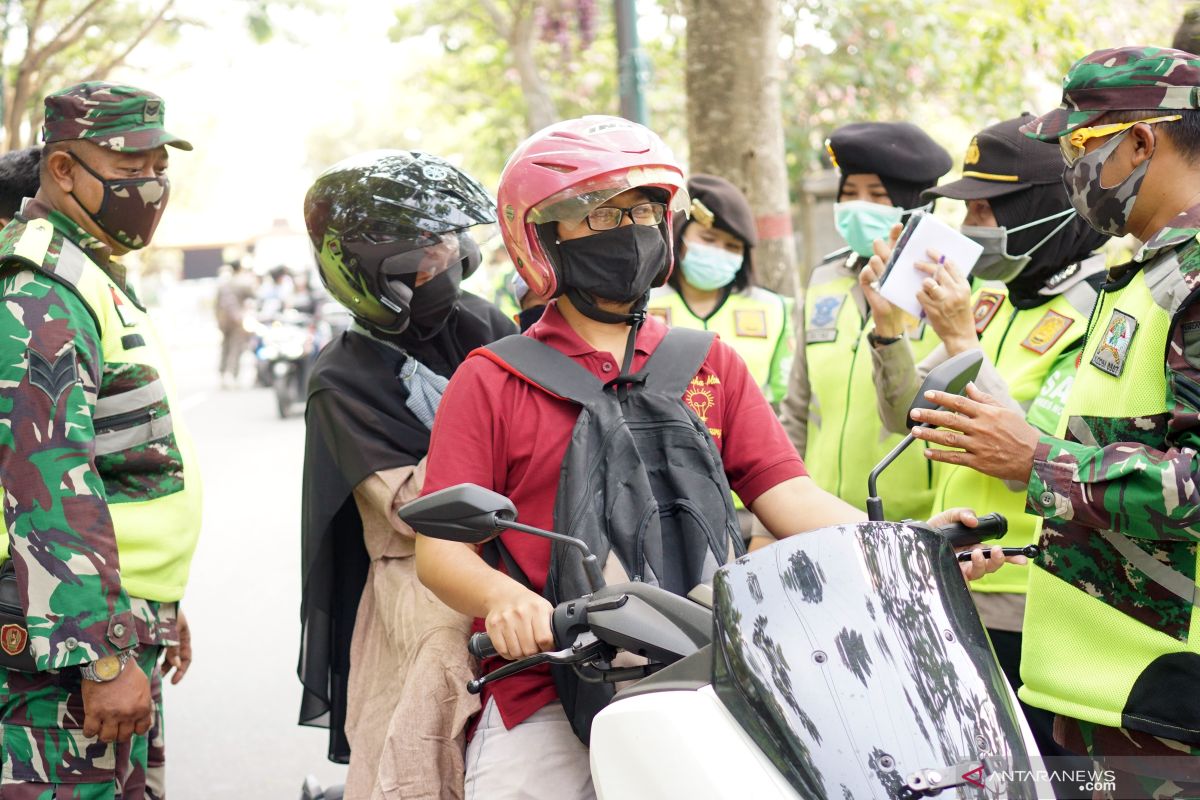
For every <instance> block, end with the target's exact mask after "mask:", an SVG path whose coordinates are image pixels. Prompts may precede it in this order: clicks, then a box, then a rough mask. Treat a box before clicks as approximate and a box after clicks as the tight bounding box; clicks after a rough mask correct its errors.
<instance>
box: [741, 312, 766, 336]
mask: <svg viewBox="0 0 1200 800" xmlns="http://www.w3.org/2000/svg"><path fill="white" fill-rule="evenodd" d="M733 332H734V333H736V334H737V335H738V336H745V337H749V338H751V339H766V338H767V312H765V311H763V310H762V309H761V308H759V309H752V308H743V309H739V310H737V311H734V312H733Z"/></svg>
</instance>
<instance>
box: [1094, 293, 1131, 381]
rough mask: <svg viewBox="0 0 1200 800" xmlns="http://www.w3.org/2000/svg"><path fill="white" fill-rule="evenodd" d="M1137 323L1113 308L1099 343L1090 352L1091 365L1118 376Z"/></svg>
mask: <svg viewBox="0 0 1200 800" xmlns="http://www.w3.org/2000/svg"><path fill="white" fill-rule="evenodd" d="M1137 325H1138V323H1137V320H1136V319H1134V318H1133V317H1131V316H1130V315H1129V314H1126V313H1125V312H1124V311H1121V310H1119V309H1115V308H1114V309H1113V313H1112V317H1111V318H1110V319H1109V320H1108V326H1107V327H1106V328H1105V329H1104V333H1103V334H1101V337H1100V345H1099V346H1098V347H1097V348H1096V352H1095V353H1093V354H1092V366H1093V367H1097V368H1099V369H1101V370H1103V371H1104V372H1107V373H1108V374H1109V375H1112V376H1113V377H1114V378H1115V377H1119V376H1120V375H1121V370H1123V369H1125V356H1127V355H1128V354H1129V345H1130V344H1131V343H1132V342H1133V334H1134V333H1136V332H1137Z"/></svg>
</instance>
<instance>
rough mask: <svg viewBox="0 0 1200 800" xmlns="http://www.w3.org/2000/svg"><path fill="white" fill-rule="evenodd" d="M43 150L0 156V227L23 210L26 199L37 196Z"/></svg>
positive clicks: (26, 149) (23, 151) (26, 150)
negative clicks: (22, 206) (22, 203)
mask: <svg viewBox="0 0 1200 800" xmlns="http://www.w3.org/2000/svg"><path fill="white" fill-rule="evenodd" d="M41 163H42V148H40V147H26V148H25V149H23V150H11V151H9V152H7V153H5V154H4V155H0V227H3V226H4V225H7V224H8V223H9V220H11V219H12V218H13V217H15V216H16V215H17V212H18V211H20V210H21V202H22V201H23V200H24V199H25V198H26V197H33V196H34V195H35V194H37V190H38V186H39V184H40V183H41V181H40V178H39V172H40V170H41Z"/></svg>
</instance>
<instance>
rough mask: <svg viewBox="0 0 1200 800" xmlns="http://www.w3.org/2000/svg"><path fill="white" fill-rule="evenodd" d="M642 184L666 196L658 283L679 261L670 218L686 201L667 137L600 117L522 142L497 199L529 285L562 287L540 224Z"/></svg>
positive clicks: (507, 241) (582, 213)
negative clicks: (663, 262) (663, 257)
mask: <svg viewBox="0 0 1200 800" xmlns="http://www.w3.org/2000/svg"><path fill="white" fill-rule="evenodd" d="M639 188H640V189H646V188H649V189H656V190H659V192H660V193H664V194H665V196H666V199H665V201H664V202H665V203H666V206H667V212H666V215H665V217H664V219H663V222H662V226H661V227H662V230H663V238H664V239H665V240H666V242H667V248H668V253H667V256H668V257H667V264H666V266H665V267H664V268H663V270H662V272H661V273H659V275H658V276H657V277H656V278H655V281H654V285H655V286H661V285H662V284H663V283H665V282H666V280H667V277H668V276H669V275H670V274H671V267H672V265H673V264H674V262H675V255H674V252H673V250H674V247H673V244H672V236H671V230H672V228H671V220H672V217H673V215H674V214H675V213H677V212H682V213H686V211H687V207H688V194H687V188H686V185H685V181H684V177H683V169H682V168H681V167H680V166H679V163H678V162H677V161H676V160H675V156H674V155H673V154H672V153H671V150H670V148H668V147H667V146H666V144H664V143H663V141H662V139H660V138H659V137H658V135H657V134H655V133H654V132H653V131H651V130H650V129H649V128H646V127H645V126H643V125H639V124H637V123H636V122H630V121H629V120H627V119H622V118H621V117H609V116H599V115H597V116H587V117H581V118H580V119H572V120H566V121H564V122H557V123H555V124H553V125H550V126H548V127H546V128H543V129H542V130H540V131H538V132H537V133H535V134H533V135H532V136H530V137H529V138H528V139H526V140H525V141H524V142H522V143H521V145H520V146H519V147H517V149H516V151H515V152H514V153H513V154H512V156H510V157H509V159H508V163H507V164H505V166H504V172H502V173H501V174H500V188H499V191H498V192H497V195H496V200H497V205H498V207H499V212H500V213H499V217H500V232H501V235H502V236H503V237H504V245H505V246H506V247H507V248H508V254H509V256H510V257H511V258H512V261H513V264H514V265H515V266H516V268H517V272H519V273H520V275H521V277H522V278H524V280H525V282H526V283H527V284H529V288H530V290H531V291H533V293H534V294H536V295H538V296H539V297H543V298H551V297H555V296H557V295H559V294H562V289H563V287H562V281H561V271H560V269H559V267H558V264H556V263H555V261H554V259H553V257H552V256H551V255H550V253H549V252H548V250H547V248H545V247H543V246H542V240H541V239H540V237H539V229H538V226H540V225H546V224H547V223H554V222H559V221H569V222H579V221H580V220H582V219H583V218H584V217H586V216H587V215H588V212H589V211H591V210H592V209H593V208H596V207H597V206H599V205H601V204H602V203H604V202H606V201H608V200H609V199H610V198H612V197H614V196H616V195H618V194H620V193H621V192H624V191H628V190H629V189H639ZM541 235H545V231H544V229H543V231H542V233H541Z"/></svg>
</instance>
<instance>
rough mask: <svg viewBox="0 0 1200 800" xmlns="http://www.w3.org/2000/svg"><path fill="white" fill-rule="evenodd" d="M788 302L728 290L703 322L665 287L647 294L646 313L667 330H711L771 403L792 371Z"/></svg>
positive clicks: (759, 292) (758, 291) (755, 291)
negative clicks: (722, 300) (718, 305)
mask: <svg viewBox="0 0 1200 800" xmlns="http://www.w3.org/2000/svg"><path fill="white" fill-rule="evenodd" d="M790 307H791V302H790V301H788V300H785V299H784V298H782V297H780V296H779V295H777V294H775V293H774V292H771V291H768V290H766V289H762V288H759V287H757V286H752V287H750V289H748V290H746V291H744V292H733V293H731V294H730V295H729V297H727V298H726V299H725V302H724V303H722V304H721V306H720V307H719V308H718V309H717V310H716V312H714V313H713V314H712V315H711V316H710V317H708V318H707V319H702V318H700V317H698V316H696V315H695V313H693V312H692V310H691V309H690V308H688V305H687V303H686V302H684V299H683V295H681V294H680V293H679V292H677V291H675V289H673V288H671V287H670V286H659V287H658V288H656V289H654V290H653V291H652V292H651V293H650V302H649V304H648V305H647V307H646V313H648V314H654V315H655V316H657V317H659V318H660V319H661V320H662V321H663V322H665V323H667V324H668V325H671V326H676V327H681V328H692V329H695V330H704V331H716V332H717V334H718V335H719V336H720V337H721V340H722V341H724V342H725V343H726V344H728V345H729V346H730V347H732V348H733V349H734V350H736V351H737V354H738V355H739V356H741V357H742V360H743V361H745V362H746V367H747V368H748V369H749V370H750V374H751V375H752V376H753V377H754V380H755V381H756V382H757V383H758V386H759V388H760V389H762V392H763V394H764V395H765V396H766V398H767V400H768V401H769V402H771V403H778V402H779V401H780V400H782V399H783V395H784V393H785V392H786V391H787V376H788V371H789V370H790V369H791V367H792V353H793V352H794V347H795V345H794V342H793V341H792V324H791V308H790Z"/></svg>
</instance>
